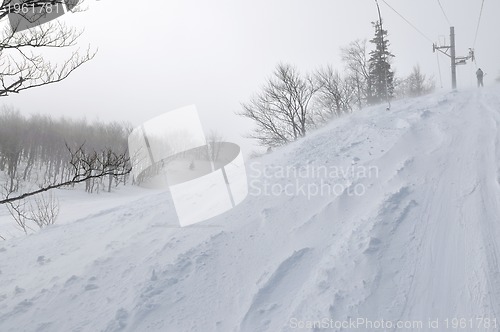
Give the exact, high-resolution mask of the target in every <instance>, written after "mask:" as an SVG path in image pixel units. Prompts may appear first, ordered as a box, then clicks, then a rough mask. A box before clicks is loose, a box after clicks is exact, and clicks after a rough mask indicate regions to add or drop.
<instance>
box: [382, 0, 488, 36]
mask: <svg viewBox="0 0 500 332" xmlns="http://www.w3.org/2000/svg"><path fill="white" fill-rule="evenodd" d="M382 1H383V2H384V3H385V4H386V5H387V7H389V8H390V9H392V11H393V12H395V13H396V14H397V15H398V16H399V17H401V18H402V19H403V20H404V21H405V22H406V23H408V24H409V25H410V26H411V27H412V28H413V29H415V31H417V32H418V33H419V34H420V35H421V36H422V37H424V38H425V39H426V40H427V41H429V42H430V43H432V44H433V43H434V42H433V41H432V39H430V38H429V37H427V36H426V35H425V34H424V33H423V32H422V31H421V30H420V29H419V28H417V27H416V26H415V25H414V24H413V23H411V22H410V21H408V20H407V19H406V18H405V17H404V16H403V15H401V14H400V13H399V12H398V11H397V10H396V9H394V8H393V7H392V6H391V5H389V4H388V3H387V1H386V0H382ZM483 1H484V0H483Z"/></svg>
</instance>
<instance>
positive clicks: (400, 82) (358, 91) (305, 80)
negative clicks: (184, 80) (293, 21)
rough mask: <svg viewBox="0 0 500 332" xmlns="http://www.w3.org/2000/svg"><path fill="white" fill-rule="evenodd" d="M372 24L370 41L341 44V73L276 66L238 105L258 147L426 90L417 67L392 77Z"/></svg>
mask: <svg viewBox="0 0 500 332" xmlns="http://www.w3.org/2000/svg"><path fill="white" fill-rule="evenodd" d="M373 26H374V29H375V36H374V38H373V39H371V40H370V41H367V40H356V41H353V42H351V43H350V44H349V45H347V46H346V47H343V48H341V60H342V62H343V64H344V70H343V72H342V73H341V72H340V71H339V70H336V69H334V68H333V67H332V66H326V67H323V68H319V69H317V70H315V71H314V72H312V73H306V74H302V73H301V72H300V71H299V70H298V69H297V68H296V67H295V66H292V65H290V64H285V63H280V64H278V65H277V66H276V68H275V70H274V73H273V75H272V76H271V78H270V79H268V80H267V81H266V83H265V84H264V86H263V87H262V89H261V91H260V92H258V93H257V94H255V95H254V96H253V97H252V98H251V99H250V101H248V102H244V103H242V109H243V110H242V111H241V112H239V113H238V114H239V115H241V116H243V117H246V118H249V119H251V120H252V121H253V122H254V124H255V129H254V131H253V132H252V133H251V135H250V137H252V138H254V139H256V140H257V141H258V142H259V144H260V145H262V146H265V147H268V148H273V147H278V146H282V145H285V144H287V143H289V142H292V141H294V140H296V139H298V138H300V137H303V136H305V135H306V133H307V132H308V131H309V130H311V129H313V128H317V127H319V126H321V125H322V124H324V123H325V122H327V121H329V120H330V119H332V118H335V117H338V116H341V115H343V114H347V113H351V112H352V111H353V110H354V109H362V108H364V107H366V106H368V105H376V104H380V103H382V102H388V103H390V101H391V100H392V99H394V98H405V97H416V96H421V95H424V94H427V93H430V92H432V91H433V90H434V88H435V83H434V80H433V79H432V78H428V77H427V76H426V75H425V74H423V73H422V71H421V70H420V67H419V66H418V65H416V66H415V67H414V68H413V71H412V73H411V74H410V75H409V76H408V77H405V78H396V77H395V74H394V72H393V70H392V66H391V63H392V58H394V55H393V54H392V53H391V52H390V51H389V46H390V43H389V40H388V39H387V35H388V32H387V30H384V29H383V28H382V25H381V24H380V23H379V22H376V23H373ZM369 45H373V46H374V47H373V49H372V50H369Z"/></svg>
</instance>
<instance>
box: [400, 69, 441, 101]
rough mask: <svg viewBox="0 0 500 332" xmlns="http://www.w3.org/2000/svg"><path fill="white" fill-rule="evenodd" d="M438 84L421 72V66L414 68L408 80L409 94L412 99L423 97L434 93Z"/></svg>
mask: <svg viewBox="0 0 500 332" xmlns="http://www.w3.org/2000/svg"><path fill="white" fill-rule="evenodd" d="M435 87H436V84H435V82H434V80H433V79H432V78H427V75H425V74H423V73H422V71H421V70H420V66H419V65H416V66H414V67H413V71H412V72H411V74H410V75H409V76H408V78H407V79H406V88H407V89H408V91H407V94H408V95H409V96H410V97H418V96H423V95H425V94H428V93H431V92H432V91H434V89H435Z"/></svg>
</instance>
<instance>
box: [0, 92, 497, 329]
mask: <svg viewBox="0 0 500 332" xmlns="http://www.w3.org/2000/svg"><path fill="white" fill-rule="evenodd" d="M497 90H498V86H496V87H491V88H487V89H484V90H470V91H463V92H458V93H455V92H454V93H440V94H435V95H432V96H430V97H423V98H419V99H412V100H406V101H399V102H396V103H394V104H393V106H392V109H391V110H390V111H386V107H385V106H379V107H373V108H369V109H365V110H363V111H359V112H355V113H354V114H352V115H350V116H346V117H343V118H341V119H338V120H336V121H334V122H332V123H331V124H329V125H328V126H326V127H325V128H322V129H320V130H318V131H317V132H314V133H312V134H311V135H309V136H308V137H306V138H305V139H303V140H301V141H298V142H296V143H294V144H291V145H290V146H287V147H285V148H282V149H280V150H277V151H275V152H274V153H272V154H269V155H266V156H264V157H262V158H260V159H255V160H249V161H247V171H248V178H249V182H250V189H249V197H247V199H246V200H245V201H244V202H243V203H241V204H240V205H239V206H237V207H236V208H234V209H233V210H231V211H229V212H227V213H225V214H223V215H221V216H218V217H215V218H213V219H211V220H209V221H207V222H204V223H201V224H197V225H193V226H190V227H185V228H180V227H179V224H178V221H177V217H176V215H175V209H174V206H173V204H172V200H171V198H170V195H169V193H168V192H160V191H149V190H143V189H138V188H128V189H122V190H120V191H118V192H116V193H111V194H108V193H101V194H99V195H97V196H92V195H87V194H83V193H75V192H67V193H64V192H63V193H58V195H61V205H62V206H63V209H64V210H62V211H61V217H60V220H59V222H58V224H57V225H54V226H53V227H49V228H46V229H44V230H42V231H40V232H37V233H36V234H31V235H29V236H17V235H16V234H14V232H9V234H10V236H9V239H8V240H7V241H2V242H0V331H2V332H4V331H173V332H179V331H181V332H182V331H203V332H204V331H294V330H302V331H318V330H320V328H319V327H318V325H316V327H314V326H313V324H314V323H317V322H326V321H325V319H328V320H332V321H335V322H348V321H349V320H353V319H354V320H356V319H364V320H365V321H371V322H373V321H377V320H381V319H383V320H384V321H389V322H394V323H395V322H410V321H412V322H419V321H421V322H422V324H423V327H422V328H416V327H413V328H411V327H410V328H397V327H392V328H380V329H378V328H367V327H366V326H364V327H363V326H361V327H358V328H357V329H355V328H350V327H349V326H347V327H346V328H341V327H339V328H335V327H333V328H331V329H328V330H330V331H385V330H387V331H446V330H458V329H451V327H450V328H449V329H447V328H446V325H445V324H446V319H449V321H448V323H449V324H451V321H452V319H453V318H459V319H460V318H463V319H467V322H466V324H468V325H467V326H466V327H465V328H462V329H460V330H461V331H499V327H498V323H500V322H497V325H496V327H495V328H493V327H490V328H489V329H488V328H487V326H486V325H485V324H484V323H485V321H481V320H480V319H478V318H481V317H483V318H485V319H490V320H493V319H496V318H499V319H500V317H499V316H498V315H499V314H500V270H499V255H500V251H499V243H498V241H499V240H498V239H500V224H499V220H500V187H499V179H500V177H499V165H500V131H499V124H500V92H498V91H497ZM290 165H293V166H294V167H295V168H296V169H298V170H300V169H303V170H304V169H305V170H325V169H327V170H329V171H333V170H337V171H338V170H349V169H350V170H352V169H355V170H357V171H356V172H345V174H344V175H347V176H346V177H345V178H344V177H343V176H342V178H336V177H335V176H333V175H332V174H333V173H329V175H328V176H323V177H321V176H312V175H311V173H309V175H308V176H301V175H300V173H297V174H286V172H285V173H282V175H280V174H279V172H277V171H276V170H283V169H286V167H288V166H290ZM325 167H326V168H325ZM363 168H366V169H368V168H369V169H372V170H373V169H376V170H377V172H371V173H370V172H368V173H365V174H363V173H360V172H358V170H361V169H363ZM283 174H284V175H283ZM302 175H303V174H302ZM335 184H337V185H338V187H337V188H343V189H344V190H343V192H329V193H327V194H325V193H324V192H323V193H318V192H317V191H315V190H317V189H318V188H322V187H321V186H323V188H330V189H331V188H332V186H333V185H335ZM252 186H253V187H252ZM264 186H268V187H269V188H273V189H274V191H272V190H268V191H267V192H266V191H265V190H264ZM301 186H302V187H301ZM256 188H257V189H260V190H261V191H260V192H259V194H256V191H257V189H256ZM304 188H305V189H304ZM356 190H357V191H356ZM279 191H281V194H280V193H278V192H279ZM290 193H292V194H290ZM6 218H7V217H6V215H5V213H4V210H1V211H0V221H1V223H2V225H3V228H1V229H2V230H3V231H4V230H5V229H6V228H5V227H7V226H6V224H5V223H6V222H7V219H6ZM469 320H472V321H469ZM431 321H432V322H434V323H436V322H437V323H438V324H439V325H438V327H437V328H433V327H431V326H429V322H431ZM434 323H433V324H434ZM308 324H309V325H308ZM433 326H435V325H433ZM295 327H297V329H295ZM299 327H304V328H303V329H299Z"/></svg>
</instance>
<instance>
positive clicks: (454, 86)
mask: <svg viewBox="0 0 500 332" xmlns="http://www.w3.org/2000/svg"><path fill="white" fill-rule="evenodd" d="M450 49H451V52H450V53H451V55H450V58H451V88H452V89H453V90H456V89H457V60H456V57H457V53H456V49H455V27H450Z"/></svg>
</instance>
